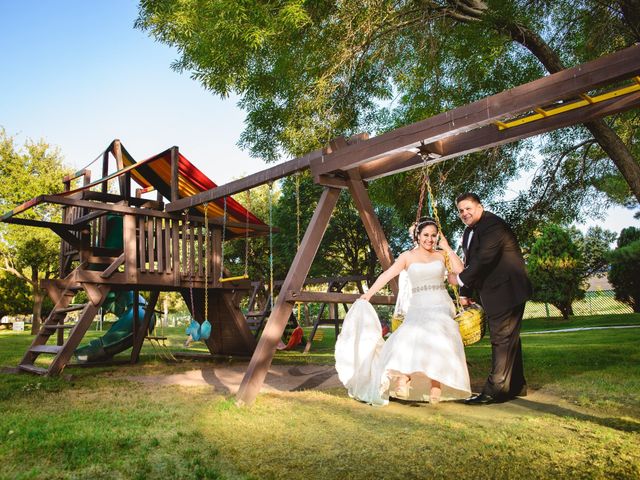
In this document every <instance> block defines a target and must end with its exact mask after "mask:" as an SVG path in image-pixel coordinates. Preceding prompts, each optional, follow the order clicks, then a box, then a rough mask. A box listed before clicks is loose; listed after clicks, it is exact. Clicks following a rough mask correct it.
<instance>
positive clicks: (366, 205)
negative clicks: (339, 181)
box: [347, 171, 398, 295]
mask: <svg viewBox="0 0 640 480" xmlns="http://www.w3.org/2000/svg"><path fill="white" fill-rule="evenodd" d="M347 183H348V185H349V192H351V196H352V197H353V201H354V203H355V204H356V208H357V209H358V213H359V214H360V219H361V220H362V223H363V224H364V228H365V230H366V231H367V235H368V236H369V240H371V245H372V246H373V250H374V251H375V253H376V256H377V257H378V260H379V261H380V264H381V265H382V268H383V270H387V269H389V267H391V265H393V262H394V258H393V255H392V254H391V248H390V247H389V242H388V241H387V237H386V236H385V234H384V231H383V230H382V225H380V221H379V220H378V217H377V215H376V213H375V211H374V210H373V205H372V204H371V199H370V198H369V195H368V194H367V189H366V188H365V186H364V183H363V182H362V179H361V178H360V176H359V174H358V172H356V171H349V181H348V182H347ZM389 283H390V285H391V290H392V291H393V293H394V294H395V295H397V294H398V279H397V278H394V279H392V280H391V281H390V282H389Z"/></svg>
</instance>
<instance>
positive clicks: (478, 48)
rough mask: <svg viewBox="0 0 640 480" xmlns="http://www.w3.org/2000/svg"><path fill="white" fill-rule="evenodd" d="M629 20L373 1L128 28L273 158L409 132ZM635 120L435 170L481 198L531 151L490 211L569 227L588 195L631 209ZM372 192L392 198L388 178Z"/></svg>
mask: <svg viewBox="0 0 640 480" xmlns="http://www.w3.org/2000/svg"><path fill="white" fill-rule="evenodd" d="M638 18H640V2H638V0H617V1H610V2H602V1H600V0H540V1H536V2H531V1H528V0H493V1H491V2H489V1H487V2H485V1H482V0H413V1H411V0H410V1H404V2H395V1H391V0H374V1H370V2H366V8H363V4H362V2H359V1H356V0H347V1H341V2H335V1H329V0H327V1H319V2H302V1H300V0H280V1H276V2H255V1H254V2H252V1H247V2H235V1H228V0H227V1H217V2H202V1H200V0H185V1H182V2H173V1H171V0H153V1H151V0H143V1H141V3H140V10H139V18H138V19H137V21H136V26H137V27H138V28H141V29H143V30H146V31H148V32H149V33H150V34H151V35H153V36H154V37H155V38H156V39H158V40H160V41H162V42H164V43H167V44H169V45H172V46H175V47H177V48H178V50H179V51H180V58H179V59H178V60H176V61H175V62H174V64H173V67H174V68H175V69H176V70H178V71H188V72H191V74H192V77H193V78H194V79H196V80H198V81H199V82H201V83H202V84H203V86H204V87H205V88H207V89H209V90H211V91H213V92H214V93H216V94H218V95H221V96H226V95H228V94H229V93H231V92H235V93H237V94H238V95H240V97H241V100H240V103H239V104H240V106H241V107H242V108H244V109H245V110H246V111H247V121H246V124H247V128H246V130H245V131H244V132H243V134H242V136H241V139H240V144H241V145H242V146H243V147H246V148H248V149H249V151H250V152H251V153H252V154H253V155H255V156H260V157H262V158H265V159H267V160H275V159H276V158H278V157H279V155H280V154H281V153H282V152H286V153H289V154H292V155H301V154H304V153H306V152H308V151H311V150H313V149H315V148H317V147H318V146H321V145H324V144H326V143H327V142H328V140H330V139H331V138H332V137H335V136H337V135H349V134H352V133H357V132H359V131H363V130H371V131H384V130H389V129H392V128H396V127H399V126H401V125H406V124H408V123H411V122H415V121H417V120H419V119H423V118H425V117H428V116H431V115H434V114H436V113H439V112H441V111H443V110H446V109H449V108H452V107H454V106H458V105H462V104H465V103H468V102H470V101H474V100H477V99H479V98H482V97H484V96H487V95H490V94H494V93H497V92H500V91H503V90H505V89H508V88H511V87H513V86H515V85H519V84H522V83H524V82H527V81H530V80H532V79H535V78H539V77H540V76H542V75H543V74H544V73H545V71H546V72H551V73H553V72H557V71H559V70H561V69H563V68H565V67H566V66H569V65H575V64H578V63H581V62H584V61H587V60H590V59H593V58H596V57H598V56H600V55H602V54H605V53H610V52H612V51H615V50H618V49H620V48H624V47H625V46H628V45H631V44H633V43H634V42H637V41H638V40H640V36H639V33H638V26H637V25H638V23H637V19H638ZM638 123H639V121H638V115H637V113H635V112H631V113H628V114H625V115H618V116H616V117H615V118H614V119H609V120H607V121H604V120H599V121H594V122H589V123H588V124H586V125H585V126H584V127H574V128H570V129H564V130H562V131H560V132H556V133H553V134H548V135H544V136H542V137H540V138H539V141H537V142H536V143H535V144H534V143H532V142H530V141H529V142H520V143H518V144H516V145H511V146H508V147H502V148H499V149H496V150H494V151H491V152H488V153H487V154H485V155H475V156H471V157H468V158H466V159H464V160H463V161H459V162H454V163H456V164H457V165H456V167H455V168H452V167H448V166H447V167H442V169H441V171H443V172H444V173H448V174H446V175H443V176H445V177H446V178H447V182H448V183H449V184H450V185H451V186H452V188H453V189H454V190H455V191H458V192H459V191H463V190H467V189H473V190H479V191H482V190H486V191H487V193H489V194H490V196H487V195H485V196H484V199H485V200H486V201H489V200H491V199H492V197H494V196H495V197H500V196H501V195H502V194H503V188H504V185H506V183H508V181H509V180H510V179H512V178H513V177H514V176H515V175H516V173H517V172H518V171H522V170H523V169H525V168H530V167H531V166H532V165H533V162H532V157H531V156H530V155H529V153H530V150H531V147H537V146H538V145H541V147H540V148H541V149H542V152H543V153H544V158H545V161H544V162H543V163H542V165H541V166H540V168H538V170H537V171H536V172H535V174H534V179H533V185H532V188H531V190H530V191H529V192H527V193H525V194H523V195H522V196H520V197H519V198H518V199H516V201H515V202H513V203H512V204H511V205H508V204H504V205H498V206H499V207H500V208H496V210H498V211H501V213H502V214H503V215H505V216H507V217H512V218H514V219H515V220H517V222H518V223H517V224H516V227H517V228H516V229H517V230H518V233H519V234H521V233H525V234H528V235H530V234H531V232H533V231H534V230H535V227H536V225H539V224H541V223H544V222H549V221H553V222H556V221H557V222H564V221H566V220H567V219H575V218H579V213H580V211H581V208H582V207H583V206H585V202H586V200H585V199H587V198H589V205H590V206H593V205H595V206H598V207H599V208H600V211H602V209H603V208H604V207H606V205H607V202H618V203H625V202H626V203H629V202H630V203H632V204H633V205H636V204H637V202H638V200H640V165H639V164H638V160H637V158H638V149H639V148H640V147H639V145H640V142H638V141H637V135H638V133H637V132H638V128H637V127H638ZM616 132H617V133H616ZM496 151H498V152H500V153H498V154H496V153H495V152H496ZM487 157H488V158H487ZM495 157H498V159H497V161H499V162H500V165H499V166H498V169H497V170H498V172H499V173H498V176H497V177H491V178H483V177H482V176H481V175H480V176H476V177H475V178H474V173H475V172H477V169H478V161H477V159H478V158H482V159H483V160H484V161H483V166H486V165H487V164H490V163H491V162H495V161H496V158H495ZM607 157H608V158H610V159H611V160H609V159H608V158H607ZM487 159H488V160H489V161H487ZM446 163H451V162H446ZM500 167H501V168H500ZM465 173H466V175H465ZM387 182H388V183H387ZM494 182H495V183H497V184H498V187H497V188H492V187H491V185H492V184H493V183H494ZM381 183H383V184H385V185H386V188H384V190H388V191H389V192H393V190H392V187H391V185H393V183H394V182H393V181H392V180H389V181H387V180H385V181H381ZM568 184H569V185H571V188H570V189H567V188H566V185H568ZM487 185H488V186H487ZM469 186H470V187H471V188H464V187H469ZM598 192H601V193H600V194H599V195H597V199H598V201H593V199H592V197H593V195H594V194H598ZM588 194H590V195H588ZM390 197H391V200H392V201H393V202H395V201H396V200H400V201H402V200H401V199H399V198H398V197H399V196H398V195H395V196H393V195H392V194H391V195H390ZM444 199H445V197H441V200H444ZM447 200H448V201H449V202H451V197H448V198H447ZM441 203H444V202H441ZM397 210H398V211H400V210H401V209H400V208H397ZM595 213H596V214H597V213H598V211H597V210H596V211H595ZM520 224H522V225H523V227H522V228H520V227H519V225H520Z"/></svg>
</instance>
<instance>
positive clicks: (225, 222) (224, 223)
mask: <svg viewBox="0 0 640 480" xmlns="http://www.w3.org/2000/svg"><path fill="white" fill-rule="evenodd" d="M222 203H223V204H224V213H223V214H222V240H221V242H222V243H221V244H220V279H222V277H224V240H225V238H226V233H227V197H224V198H223V202H222Z"/></svg>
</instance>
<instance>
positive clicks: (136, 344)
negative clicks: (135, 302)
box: [131, 290, 160, 363]
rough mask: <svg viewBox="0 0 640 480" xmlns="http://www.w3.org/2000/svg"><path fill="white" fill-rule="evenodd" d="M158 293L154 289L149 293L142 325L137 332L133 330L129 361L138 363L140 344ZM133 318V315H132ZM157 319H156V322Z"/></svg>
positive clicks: (147, 327) (142, 341) (146, 330)
mask: <svg viewBox="0 0 640 480" xmlns="http://www.w3.org/2000/svg"><path fill="white" fill-rule="evenodd" d="M159 295H160V291H159V290H154V291H152V292H151V294H150V295H149V303H147V307H146V309H145V311H144V318H143V320H142V325H140V328H139V329H138V331H137V333H136V331H135V330H134V332H133V348H132V349H131V363H138V360H139V359H140V350H142V345H143V344H144V337H146V336H147V332H148V331H149V324H150V323H151V316H152V315H153V313H154V309H155V308H156V304H157V303H158V297H159ZM134 318H135V316H134ZM157 321H158V319H156V322H157Z"/></svg>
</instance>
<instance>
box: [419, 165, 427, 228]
mask: <svg viewBox="0 0 640 480" xmlns="http://www.w3.org/2000/svg"><path fill="white" fill-rule="evenodd" d="M420 155H421V156H422V178H421V179H420V180H421V182H420V200H418V210H417V212H416V226H418V222H419V221H420V216H421V215H422V204H423V203H424V192H425V186H426V184H427V182H428V181H429V171H428V169H429V167H428V166H427V157H425V156H424V155H422V154H420Z"/></svg>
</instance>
